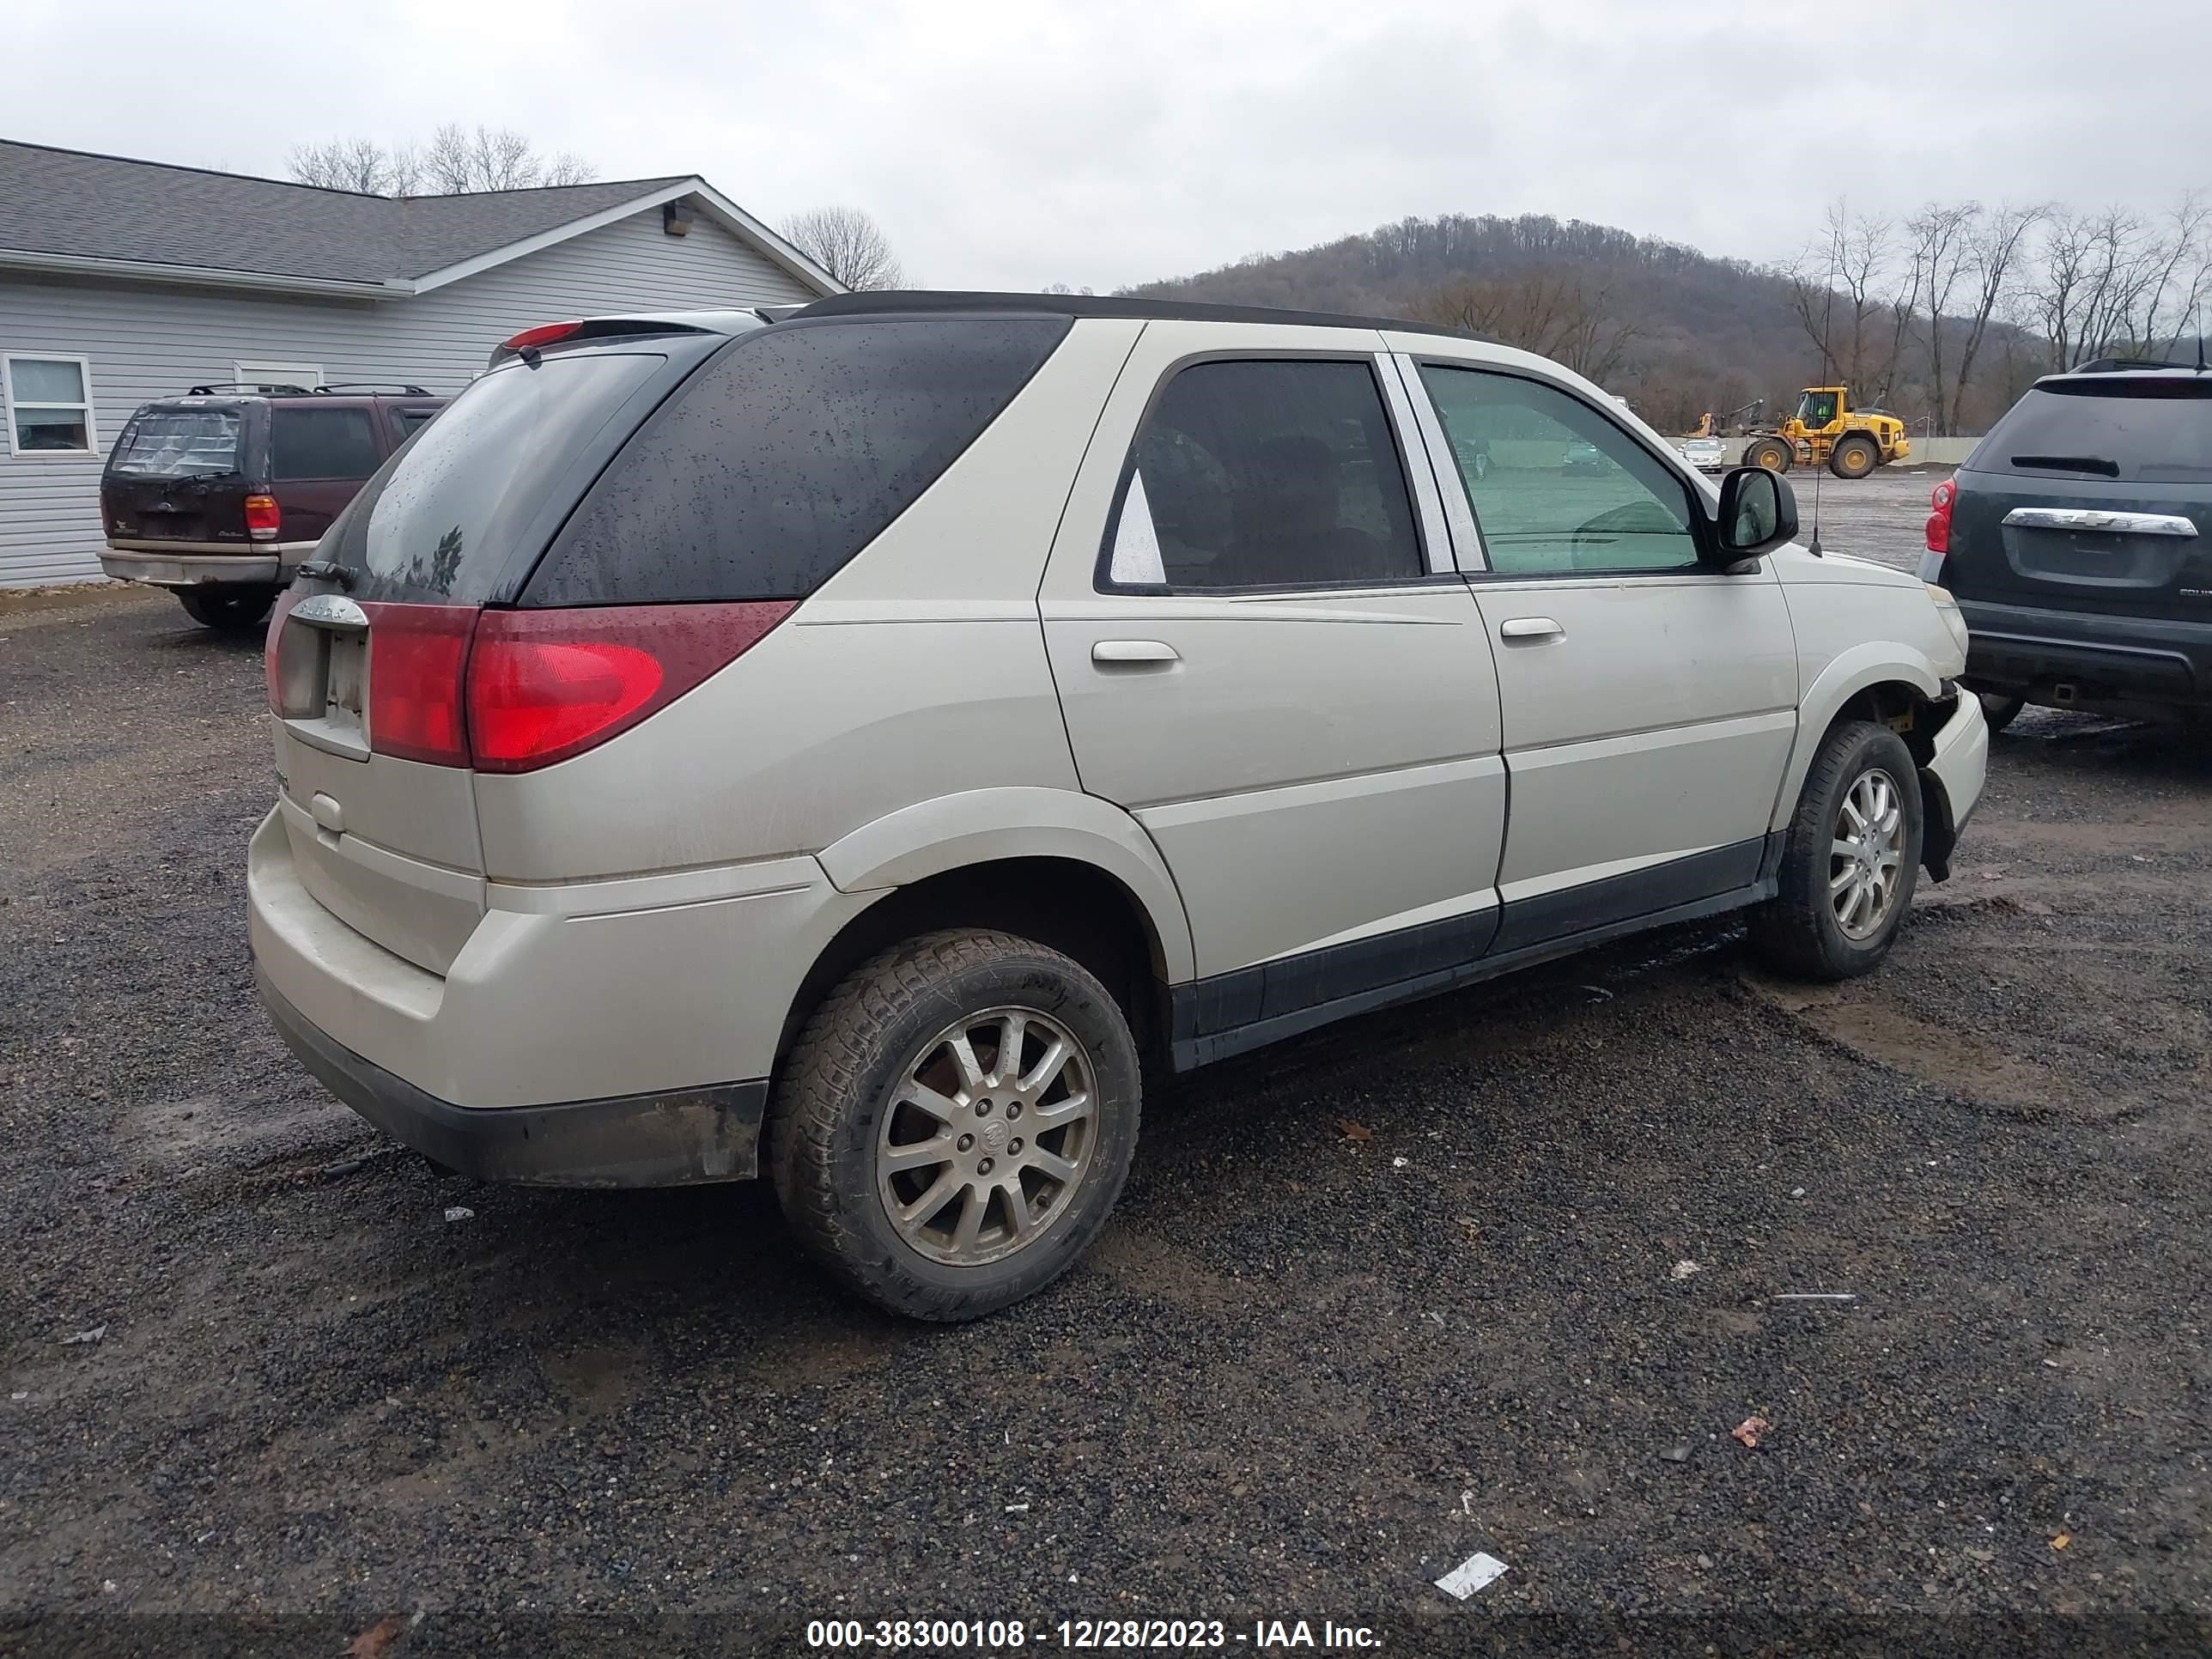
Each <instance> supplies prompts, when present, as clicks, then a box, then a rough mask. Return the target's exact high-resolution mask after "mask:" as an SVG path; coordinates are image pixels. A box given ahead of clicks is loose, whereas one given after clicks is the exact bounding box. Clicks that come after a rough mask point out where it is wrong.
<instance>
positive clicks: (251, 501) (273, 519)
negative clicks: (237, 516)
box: [246, 495, 284, 542]
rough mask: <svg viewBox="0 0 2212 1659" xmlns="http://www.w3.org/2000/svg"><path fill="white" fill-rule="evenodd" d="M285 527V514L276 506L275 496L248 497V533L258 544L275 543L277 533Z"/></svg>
mask: <svg viewBox="0 0 2212 1659" xmlns="http://www.w3.org/2000/svg"><path fill="white" fill-rule="evenodd" d="M283 527H284V514H283V512H282V511H280V510H279V509H278V507H277V506H276V497H275V496H274V495H248V496H247V497H246V534H247V535H248V536H250V537H252V538H253V539H254V540H255V541H257V542H273V541H275V540H276V532H278V531H279V530H281V529H283Z"/></svg>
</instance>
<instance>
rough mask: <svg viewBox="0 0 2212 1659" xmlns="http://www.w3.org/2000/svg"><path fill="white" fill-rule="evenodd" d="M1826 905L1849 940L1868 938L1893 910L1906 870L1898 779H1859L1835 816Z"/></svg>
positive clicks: (1875, 771)
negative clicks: (1832, 911)
mask: <svg viewBox="0 0 2212 1659" xmlns="http://www.w3.org/2000/svg"><path fill="white" fill-rule="evenodd" d="M1828 852H1829V859H1828V902H1829V904H1830V906H1831V907H1832V908H1833V909H1834V911H1835V916H1836V925H1837V926H1838V927H1841V928H1842V929H1843V930H1844V937H1845V938H1846V939H1871V938H1872V937H1874V935H1875V934H1876V933H1880V932H1881V927H1882V924H1883V923H1885V922H1887V921H1888V920H1889V915H1890V912H1891V911H1892V910H1893V909H1894V908H1896V904H1897V895H1898V890H1899V887H1900V886H1901V884H1902V882H1901V879H1900V878H1901V877H1902V876H1903V874H1904V866H1905V803H1904V800H1903V798H1902V797H1901V796H1900V795H1899V792H1898V787H1897V780H1896V779H1894V778H1893V777H1891V776H1890V775H1889V774H1888V773H1887V772H1886V771H1884V770H1882V769H1881V768H1880V767H1874V768H1871V769H1869V770H1867V771H1864V772H1862V773H1860V774H1859V775H1858V777H1857V780H1856V781H1853V783H1852V784H1851V787H1850V788H1849V789H1847V790H1845V791H1844V799H1843V802H1842V804H1841V805H1840V806H1838V809H1837V811H1836V822H1835V826H1834V829H1833V831H1832V839H1831V840H1830V842H1829V843H1828Z"/></svg>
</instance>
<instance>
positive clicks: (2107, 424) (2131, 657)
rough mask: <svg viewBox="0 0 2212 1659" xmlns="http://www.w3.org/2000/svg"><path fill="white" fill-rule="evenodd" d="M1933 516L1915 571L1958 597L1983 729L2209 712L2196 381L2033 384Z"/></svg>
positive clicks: (2120, 374) (2208, 493) (2205, 459)
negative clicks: (2067, 711)
mask: <svg viewBox="0 0 2212 1659" xmlns="http://www.w3.org/2000/svg"><path fill="white" fill-rule="evenodd" d="M1931 508H1932V510H1931V512H1930V513H1929V520H1928V538H1927V540H1928V552H1927V554H1926V556H1925V557H1924V559H1923V562H1922V566H1921V574H1922V575H1923V577H1924V578H1925V579H1926V580H1929V581H1931V582H1940V583H1942V585H1943V586H1946V587H1948V588H1949V589H1950V590H1951V592H1953V593H1954V594H1955V595H1956V596H1957V598H1958V601H1959V606H1960V611H1962V612H1963V613H1964V614H1965V616H1966V623H1967V626H1968V629H1970V631H1971V633H1972V645H1971V646H1970V647H1969V648H1968V650H1967V653H1966V675H1965V677H1964V678H1965V683H1966V684H1967V685H1969V686H1971V687H1972V688H1973V689H1974V690H1978V691H1979V692H1980V693H1981V694H1982V696H1983V699H1984V703H1985V705H1986V707H1987V709H1988V713H1989V715H1990V724H1991V725H1992V726H1996V727H2002V726H2005V725H2006V724H2007V723H2008V722H2009V721H2010V720H2013V718H2014V717H2015V716H2016V715H2017V714H2019V713H2020V711H2021V708H2022V707H2023V706H2025V705H2026V704H2028V703H2039V704H2043V705H2046V706H2048V707H2051V708H2083V709H2093V710H2096V711H2099V712H2102V713H2106V714H2125V715H2132V716H2137V717H2148V718H2151V719H2160V720H2171V719H2177V718H2179V719H2199V720H2201V719H2202V718H2203V716H2204V715H2205V714H2206V713H2207V712H2208V711H2212V373H2207V372H2206V371H2204V370H2202V369H2191V368H2185V367H2176V366H2174V365H2172V364H2166V363H2140V362H2116V361H2106V362H2096V363H2091V364H2089V365H2087V367H2085V368H2080V369H2076V370H2075V371H2074V372H2073V373H2071V374H2052V375H2047V376H2045V378H2044V379H2042V380H2038V381H2037V382H2036V383H2035V385H2034V386H2033V387H2032V388H2031V389H2030V390H2029V391H2028V392H2027V395H2026V396H2025V397H2023V398H2021V400H2020V402H2019V403H2017V404H2015V405H2014V406H2013V408H2012V410H2011V411H2010V412H2009V413H2008V414H2007V415H2006V416H2005V417H2004V418H2003V419H2002V420H2001V421H1999V422H1997V424H1996V428H1995V429H1994V430H1992V431H1991V432H1990V435H1989V436H1988V437H1986V438H1984V440H1983V441H1982V442H1981V443H1980V445H1979V446H1978V447H1977V448H1976V449H1975V450H1974V453H1972V455H1971V456H1969V457H1968V458H1967V459H1966V465H1964V466H1962V467H1961V468H1960V469H1959V471H1958V472H1957V474H1956V475H1955V476H1954V477H1951V478H1949V479H1947V480H1945V481H1944V482H1943V483H1940V484H1938V485H1937V486H1936V494H1935V499H1934V501H1933V502H1932V503H1931Z"/></svg>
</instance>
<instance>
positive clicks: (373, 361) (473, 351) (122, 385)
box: [0, 208, 816, 587]
mask: <svg viewBox="0 0 2212 1659" xmlns="http://www.w3.org/2000/svg"><path fill="white" fill-rule="evenodd" d="M815 297H816V295H814V293H813V292H812V290H811V289H808V288H806V287H805V285H803V284H802V283H799V280H798V279H797V278H795V277H793V276H790V275H789V274H788V273H787V272H786V271H785V270H782V268H781V267H780V266H778V265H775V264H771V263H770V262H769V260H768V259H767V258H764V257H763V256H762V255H761V254H759V253H757V252H755V251H754V250H753V249H752V248H751V247H750V246H749V245H748V244H746V243H744V242H743V241H741V240H739V239H738V238H737V237H735V236H733V235H732V234H729V233H728V232H726V231H725V230H723V229H722V228H721V227H720V226H719V225H716V224H714V223H711V222H708V221H707V220H706V219H705V218H704V217H703V216H702V217H700V218H698V219H697V220H696V221H695V222H694V223H693V225H692V227H691V234H690V235H689V236H685V237H681V238H678V237H674V236H669V235H666V234H663V232H662V230H661V228H660V210H659V209H658V208H654V209H652V210H648V211H646V212H643V213H639V214H635V215H633V216H631V217H629V218H628V219H624V220H622V221H619V222H617V223H615V224H611V225H606V226H604V227H602V228H599V229H598V230H594V231H591V232H587V233H586V234H584V235H581V236H578V237H574V238H573V239H571V240H568V241H566V242H562V243H561V244H559V245H557V246H554V247H550V248H547V249H545V250H544V251H543V252H538V253H533V254H530V255H527V256H526V257H524V258H520V259H516V260H513V261H511V262H509V263H508V264H503V265H500V266H496V267H495V268H494V269H492V270H487V271H483V272H480V273H478V274H477V275H476V276H468V277H464V278H463V279H462V280H461V281H459V282H457V283H448V284H447V286H445V287H444V288H440V289H432V290H431V291H430V292H429V293H428V294H424V295H419V296H417V297H416V298H412V299H394V300H383V301H359V300H337V301H318V300H304V299H302V300H295V299H280V298H276V297H272V296H252V295H239V294H235V293H223V292H217V291H201V290H188V289H176V288H167V287H155V286H151V285H139V284H132V283H105V282H82V281H54V282H46V281H35V282H34V281H27V280H23V279H21V278H20V277H0V352H7V353H34V354H35V353H40V352H53V353H57V354H58V355H61V356H72V357H84V358H88V359H89V360H90V362H91V368H92V398H93V401H94V406H95V410H96V415H95V428H96V437H97V441H98V442H99V445H100V449H101V452H102V454H103V455H104V454H105V453H106V448H107V447H109V446H110V445H112V444H113V443H114V441H115V440H116V438H117V436H118V435H120V433H121V432H122V430H123V428H124V426H125V423H126V422H128V421H129V420H130V418H131V413H132V411H133V410H136V409H137V407H138V406H139V405H140V404H143V403H147V402H149V401H151V400H152V399H154V398H165V397H172V396H174V395H175V394H177V393H179V392H182V391H184V390H185V388H186V387H187V386H192V385H194V384H196V383H199V382H204V381H210V380H229V379H230V378H231V375H232V365H233V364H234V363H235V362H297V363H319V364H321V365H322V369H323V374H324V376H325V378H326V379H328V380H402V381H408V382H411V383H412V384H414V385H416V386H422V387H424V388H426V389H428V390H429V391H431V392H439V393H441V394H444V395H448V396H450V395H451V394H453V393H454V392H459V390H460V389H461V388H462V387H463V386H466V385H467V384H468V383H469V381H470V380H471V378H472V377H474V376H475V374H477V372H478V371H479V370H481V369H482V368H483V366H484V360H485V358H486V357H487V356H488V355H489V353H490V351H491V349H492V347H493V346H494V345H495V344H496V343H498V342H499V341H501V340H503V339H505V338H506V337H507V336H508V335H510V334H513V333H514V332H515V331H518V330H520V329H523V328H527V327H528V326H530V325H532V324H533V323H544V322H551V321H554V320H556V319H560V318H562V317H574V316H589V315H592V314H593V313H605V312H611V311H634V310H635V311H680V310H684V309H687V308H690V309H704V308H713V307H744V306H754V305H770V304H789V303H793V302H795V301H807V300H811V299H813V298H815ZM101 545H102V537H101V533H100V457H99V456H83V457H68V456H60V457H57V456H51V455H41V456H37V457H33V456H30V455H12V454H9V453H7V442H6V439H5V436H4V435H0V587H20V586H32V585H35V584H38V583H42V582H60V581H75V580H83V579H86V578H88V577H96V576H98V575H99V574H100V562H99V553H100V547H101Z"/></svg>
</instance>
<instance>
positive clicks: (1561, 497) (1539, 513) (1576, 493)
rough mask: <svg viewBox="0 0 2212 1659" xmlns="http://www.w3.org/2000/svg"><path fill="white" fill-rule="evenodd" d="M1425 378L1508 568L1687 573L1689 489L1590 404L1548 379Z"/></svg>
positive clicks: (1483, 373) (1495, 557)
mask: <svg viewBox="0 0 2212 1659" xmlns="http://www.w3.org/2000/svg"><path fill="white" fill-rule="evenodd" d="M1421 380H1422V382H1423V384H1424V385H1425V386H1427V387H1428V389H1429V396H1430V398H1431V399H1432V400H1433V401H1434V403H1435V404H1436V410H1437V419H1438V420H1439V421H1441V422H1443V428H1444V435H1445V437H1446V438H1447V439H1448V440H1449V442H1450V445H1451V449H1452V453H1453V454H1454V456H1455V458H1456V459H1457V460H1458V462H1459V476H1460V482H1461V483H1462V484H1463V485H1464V486H1465V487H1466V489H1467V496H1468V504H1469V505H1470V506H1471V507H1473V508H1474V517H1475V522H1476V524H1477V526H1479V527H1480V530H1481V532H1482V544H1483V547H1484V549H1485V550H1486V551H1487V552H1488V554H1489V556H1490V568H1491V569H1492V570H1493V571H1495V572H1497V573H1498V574H1502V575H1571V574H1577V573H1580V572H1583V571H1610V570H1688V569H1692V568H1696V566H1697V562H1698V542H1697V535H1696V532H1695V531H1694V530H1693V529H1692V524H1693V523H1694V520H1693V518H1692V507H1691V503H1690V492H1689V486H1688V485H1687V484H1686V483H1684V482H1683V481H1682V479H1681V478H1680V477H1677V476H1676V475H1675V474H1674V472H1673V471H1671V470H1670V469H1669V468H1668V466H1667V465H1665V464H1664V463H1663V462H1662V461H1661V460H1659V459H1657V457H1656V456H1654V455H1653V454H1652V453H1650V451H1649V450H1647V449H1645V448H1644V447H1643V446H1642V445H1641V444H1639V443H1638V442H1637V441H1635V440H1634V439H1632V438H1631V437H1630V436H1629V435H1627V434H1626V433H1625V432H1623V431H1622V430H1621V429H1620V428H1619V427H1617V426H1615V425H1614V424H1613V422H1611V421H1609V420H1607V419H1606V417H1605V416H1602V415H1601V414H1600V413H1599V412H1598V411H1597V410H1595V409H1593V408H1592V407H1590V405H1589V404H1586V403H1584V402H1583V400H1582V399H1581V398H1577V397H1575V396H1573V395H1572V394H1571V393H1569V392H1563V391H1561V390H1559V388H1558V387H1556V386H1548V385H1547V384H1545V383H1544V382H1542V381H1541V380H1523V379H1522V378H1521V377H1519V376H1517V375H1513V374H1496V373H1493V372H1492V371H1490V370H1487V369H1476V368H1449V367H1446V366H1444V365H1442V364H1437V363H1430V364H1426V365H1424V367H1423V368H1422V369H1421Z"/></svg>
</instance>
